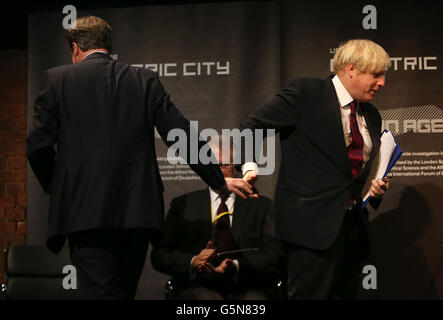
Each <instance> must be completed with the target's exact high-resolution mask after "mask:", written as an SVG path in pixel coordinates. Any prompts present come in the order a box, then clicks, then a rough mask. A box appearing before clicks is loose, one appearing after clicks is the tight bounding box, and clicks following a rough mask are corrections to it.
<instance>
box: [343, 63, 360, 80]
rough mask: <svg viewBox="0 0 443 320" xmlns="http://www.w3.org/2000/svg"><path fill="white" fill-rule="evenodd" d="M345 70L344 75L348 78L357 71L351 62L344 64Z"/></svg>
mask: <svg viewBox="0 0 443 320" xmlns="http://www.w3.org/2000/svg"><path fill="white" fill-rule="evenodd" d="M345 71H346V76H347V77H348V78H350V79H352V78H353V77H354V76H355V75H356V74H357V72H358V70H357V68H356V67H355V66H354V65H353V64H352V63H350V64H348V65H347V66H346V69H345Z"/></svg>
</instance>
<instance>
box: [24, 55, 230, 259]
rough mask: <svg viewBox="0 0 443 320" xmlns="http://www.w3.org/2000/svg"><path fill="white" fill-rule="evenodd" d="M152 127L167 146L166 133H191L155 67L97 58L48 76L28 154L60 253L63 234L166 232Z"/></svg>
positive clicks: (207, 169) (214, 182)
mask: <svg viewBox="0 0 443 320" xmlns="http://www.w3.org/2000/svg"><path fill="white" fill-rule="evenodd" d="M154 126H155V127H156V128H157V131H158V132H159V134H160V135H161V137H162V138H163V140H164V141H165V142H166V143H167V144H169V145H171V144H173V143H174V141H172V142H167V141H166V136H167V133H168V131H169V130H171V129H173V128H181V129H183V130H185V132H187V133H188V137H189V131H190V130H192V129H191V128H190V125H189V121H188V120H187V119H185V118H184V117H183V116H182V114H181V113H180V111H179V110H178V109H177V108H176V107H175V106H174V104H173V103H172V102H171V101H170V99H169V95H168V94H167V93H166V92H165V90H164V88H163V86H162V84H161V83H160V81H159V79H158V76H157V74H155V73H154V72H152V71H150V70H147V69H143V68H136V67H131V66H128V65H125V64H121V63H119V62H117V61H114V60H113V59H111V58H110V57H109V56H108V55H106V54H102V53H93V54H91V55H90V56H88V57H86V59H84V60H83V61H82V62H81V63H78V64H73V65H65V66H61V67H57V68H54V69H51V70H48V71H47V72H46V73H45V76H44V81H43V86H42V88H41V90H40V92H39V94H38V97H37V99H36V102H35V115H34V129H33V131H32V132H31V133H30V135H29V136H28V138H27V145H26V152H27V156H28V159H29V162H30V165H31V167H32V169H33V171H34V173H35V175H36V177H37V178H38V180H39V182H40V183H41V185H42V186H43V188H44V190H45V191H46V192H49V193H50V194H51V198H50V209H49V241H48V246H49V247H50V248H51V249H53V250H54V251H58V250H59V249H60V248H61V245H62V244H63V241H64V239H63V237H61V239H60V235H62V236H63V235H66V234H69V233H71V232H75V231H81V230H86V229H95V228H100V227H118V228H135V227H137V228H150V229H159V228H160V227H161V225H162V222H163V216H164V208H163V184H162V181H161V177H160V174H159V170H158V166H157V159H156V154H155V141H154ZM54 144H57V152H55V150H54V148H53V145H54ZM188 154H189V152H188ZM191 167H192V168H193V169H194V170H195V171H196V172H197V174H199V175H200V177H202V179H203V180H204V181H205V182H206V183H208V184H209V185H210V186H212V187H213V188H217V189H218V188H220V187H221V186H222V185H223V184H224V183H225V181H224V178H223V175H222V173H221V171H220V169H219V167H218V165H201V164H196V165H191ZM59 240H61V241H59Z"/></svg>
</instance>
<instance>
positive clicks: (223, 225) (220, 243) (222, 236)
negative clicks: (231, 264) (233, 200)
mask: <svg viewBox="0 0 443 320" xmlns="http://www.w3.org/2000/svg"><path fill="white" fill-rule="evenodd" d="M228 198H229V193H221V194H220V200H221V202H220V205H219V206H218V209H217V221H216V222H215V225H214V242H215V248H216V250H217V252H223V251H229V250H232V248H233V238H232V233H231V223H230V220H229V214H224V215H223V213H225V212H228V207H227V205H226V200H227V199H228ZM219 216H220V217H219Z"/></svg>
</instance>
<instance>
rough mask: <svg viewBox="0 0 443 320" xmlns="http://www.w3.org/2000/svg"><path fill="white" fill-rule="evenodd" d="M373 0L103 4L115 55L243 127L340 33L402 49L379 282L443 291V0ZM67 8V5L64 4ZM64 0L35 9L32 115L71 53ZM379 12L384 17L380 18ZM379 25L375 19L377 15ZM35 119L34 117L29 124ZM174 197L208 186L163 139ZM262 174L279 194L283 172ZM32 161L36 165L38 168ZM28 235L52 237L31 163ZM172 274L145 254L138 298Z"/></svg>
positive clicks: (189, 112) (392, 74)
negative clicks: (394, 159) (44, 85)
mask: <svg viewBox="0 0 443 320" xmlns="http://www.w3.org/2000/svg"><path fill="white" fill-rule="evenodd" d="M367 4H368V3H365V2H363V1H354V2H343V1H342V2H340V1H338V2H336V1H334V2H326V1H325V2H323V1H309V2H304V3H299V2H296V1H267V2H240V1H238V2H221V3H209V4H205V3H194V4H187V5H185V4H177V5H167V6H161V5H150V6H142V7H128V8H100V9H94V10H88V11H81V12H78V14H79V16H82V15H89V14H93V15H97V16H101V17H103V18H104V19H105V20H107V21H108V22H109V24H110V25H111V26H112V28H113V31H114V53H113V54H114V58H116V59H118V60H120V61H122V62H124V63H128V64H133V65H137V66H139V67H142V68H152V69H154V70H156V71H157V72H158V73H159V75H160V77H161V80H162V82H163V84H164V86H165V87H166V89H167V91H168V92H169V93H170V94H171V96H172V99H173V101H174V102H175V103H176V105H177V106H179V108H180V109H181V110H182V112H183V113H184V114H185V116H186V117H188V118H189V119H191V120H198V125H199V129H204V128H214V129H215V130H217V131H219V132H220V131H221V129H223V128H236V127H238V126H239V124H240V122H241V120H242V119H243V118H244V117H245V116H246V115H247V114H248V113H249V112H251V111H252V110H254V109H255V108H256V107H258V106H259V105H261V104H262V103H263V102H264V101H266V100H267V99H268V98H270V97H272V95H273V94H275V93H276V92H277V91H278V90H279V89H280V88H281V87H282V86H284V85H285V84H286V83H287V82H288V80H289V79H291V78H294V77H299V76H308V77H326V76H328V75H329V74H330V59H332V57H333V53H334V51H335V48H336V47H337V46H338V44H339V43H340V42H342V41H345V40H347V39H350V38H368V39H371V40H373V41H376V42H378V43H380V44H381V45H382V46H383V47H384V48H385V49H386V50H387V51H388V53H389V54H390V56H391V57H392V59H393V60H392V61H393V67H392V68H391V70H390V71H389V72H388V75H387V85H386V88H384V89H383V90H381V92H380V93H379V94H378V96H377V98H376V99H375V101H374V103H375V105H376V106H377V107H378V108H379V110H380V112H381V114H382V117H383V120H384V126H385V127H386V128H388V129H389V130H391V131H393V132H394V134H395V135H396V137H397V139H398V142H399V144H400V145H401V147H402V149H403V151H404V156H403V157H402V158H401V159H400V162H399V163H398V164H397V165H396V167H395V168H394V170H393V174H394V176H395V178H394V179H393V183H392V188H391V190H390V192H389V194H388V195H387V196H386V199H385V201H384V202H383V205H382V207H381V208H380V209H379V210H378V211H377V212H372V211H371V241H372V244H373V246H374V251H375V260H376V266H377V268H378V286H379V289H380V291H381V296H382V297H383V298H386V299H399V298H412V299H423V298H440V297H442V296H443V274H441V273H442V271H443V270H442V269H443V266H442V264H443V255H442V254H443V248H442V243H443V233H442V231H441V230H442V227H443V212H442V209H440V204H441V203H442V202H441V199H442V196H443V191H442V188H443V180H442V177H441V174H442V172H443V148H442V142H443V140H442V132H443V110H442V108H443V91H442V90H441V89H442V88H441V86H442V80H443V76H442V71H441V64H440V58H441V56H442V53H443V44H442V42H441V39H442V36H443V28H442V27H441V25H440V23H439V17H438V10H437V5H436V4H427V3H426V2H417V1H409V2H408V1H405V2H401V3H395V2H391V3H384V2H380V3H378V2H372V3H371V4H372V5H373V6H374V8H375V9H376V12H377V13H376V16H377V24H376V29H370V30H366V29H365V28H364V27H363V25H362V21H363V20H364V19H365V17H366V16H367V13H363V8H364V7H365V6H366V5H367ZM61 8H62V7H61ZM61 8H60V10H59V11H57V12H45V13H33V14H30V15H29V19H28V57H29V58H28V59H29V69H28V70H29V77H28V119H31V117H32V114H33V102H34V100H35V97H36V94H37V91H38V89H39V87H40V81H41V78H42V75H43V71H44V70H46V69H48V68H51V67H55V66H58V65H61V64H67V63H70V52H69V49H68V47H67V44H66V43H65V39H64V35H63V32H64V29H63V28H62V20H63V17H64V15H63V14H62V12H61V11H62V9H61ZM372 23H374V20H372ZM373 26H375V25H373ZM31 123H32V121H28V130H29V129H30V126H31ZM157 142H158V143H157V150H158V160H159V165H160V170H161V174H162V178H163V180H164V183H165V188H166V191H165V202H166V208H168V206H169V202H170V200H171V199H172V198H173V197H175V196H177V195H180V194H183V193H185V192H188V191H192V190H195V189H198V188H203V187H204V184H203V183H202V182H201V181H199V180H198V179H196V176H195V175H194V174H193V173H190V172H189V171H188V168H187V166H178V165H177V166H171V165H170V164H168V163H167V161H166V160H165V157H166V148H165V146H164V145H163V143H162V141H161V140H160V139H157ZM278 154H279V146H278V143H277V159H276V162H277V168H276V172H275V173H274V174H273V175H270V176H263V177H261V178H260V180H259V182H258V188H259V190H260V191H261V193H262V194H264V195H266V196H269V197H271V198H272V197H273V192H274V188H275V182H276V177H277V173H278V161H279V156H278ZM28 169H29V168H28ZM27 194H28V196H27V198H28V209H27V219H28V235H27V243H28V244H40V243H44V242H45V237H46V223H47V206H48V198H47V197H46V196H45V195H44V194H43V193H42V191H41V189H40V187H39V186H38V184H37V182H36V179H35V177H34V175H33V173H32V171H31V170H28V184H27ZM167 278H168V277H167V276H165V275H162V274H160V273H157V272H155V271H154V270H152V267H151V264H150V262H149V259H147V261H146V264H145V270H144V273H143V275H142V278H141V281H140V285H139V290H138V294H137V298H139V299H162V298H163V286H164V283H165V281H166V280H167Z"/></svg>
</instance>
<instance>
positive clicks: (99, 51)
mask: <svg viewBox="0 0 443 320" xmlns="http://www.w3.org/2000/svg"><path fill="white" fill-rule="evenodd" d="M97 52H98V53H103V54H106V55H107V53H106V52H104V51H101V50H94V51H91V52H89V53H88V54H87V55H86V56H85V57H84V58H83V59H86V57H88V56H90V55H91V54H93V53H97Z"/></svg>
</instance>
